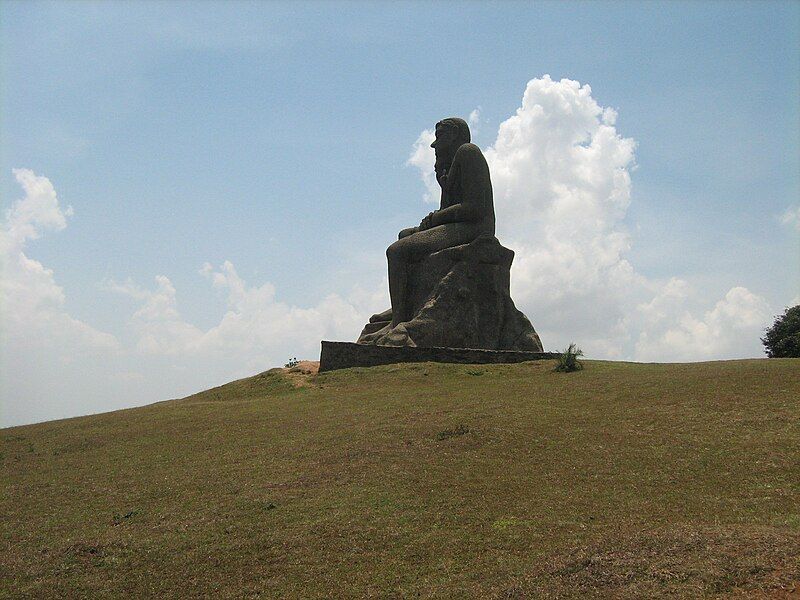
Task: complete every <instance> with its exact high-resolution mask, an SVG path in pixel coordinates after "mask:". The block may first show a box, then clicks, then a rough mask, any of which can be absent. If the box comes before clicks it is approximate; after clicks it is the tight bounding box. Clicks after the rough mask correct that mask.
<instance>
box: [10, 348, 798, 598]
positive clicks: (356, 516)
mask: <svg viewBox="0 0 800 600" xmlns="http://www.w3.org/2000/svg"><path fill="white" fill-rule="evenodd" d="M585 365H586V368H585V370H583V371H581V372H578V373H570V374H561V373H553V372H551V369H552V366H553V363H552V362H550V361H549V362H546V363H545V362H540V363H527V364H518V365H497V366H474V365H473V366H467V365H442V364H422V365H402V366H386V367H376V368H372V369H350V370H346V371H337V372H331V373H325V374H322V375H308V376H298V375H296V374H294V375H287V374H286V373H285V372H282V371H281V370H273V371H269V372H267V373H262V374H260V375H257V376H255V377H252V378H249V379H243V380H240V381H236V382H233V383H230V384H228V385H225V386H222V387H219V388H215V389H212V390H209V391H206V392H203V393H200V394H196V395H194V396H190V397H188V398H185V399H183V400H175V401H169V402H164V403H160V404H155V405H151V406H146V407H143V408H137V409H133V410H124V411H118V412H114V413H107V414H101V415H95V416H89V417H82V418H77V419H69V420H64V421H54V422H49V423H43V424H38V425H30V426H25V427H15V428H11V429H5V430H2V431H0V436H2V478H3V482H4V483H3V496H2V504H0V510H2V526H1V527H2V529H1V531H2V546H0V568H2V572H1V573H0V581H2V583H1V584H0V585H2V592H0V596H3V597H32V598H44V597H90V598H104V597H119V596H122V595H127V596H129V597H155V596H157V597H173V598H190V597H198V596H204V597H219V598H226V597H236V598H239V597H242V598H249V597H267V598H278V597H280V598H313V597H323V596H327V597H370V596H371V597H423V598H427V597H442V598H452V597H476V598H483V597H503V598H526V597H533V598H540V597H541V598H547V597H576V598H578V597H580V598H586V597H598V598H609V597H631V598H649V597H661V596H670V597H698V596H712V597H713V596H724V597H730V596H733V597H737V596H755V597H767V596H769V597H782V594H786V595H787V597H788V595H792V597H796V596H795V595H794V594H797V593H800V592H798V589H799V588H798V582H800V472H799V471H800V467H799V466H798V458H799V457H800V427H798V425H799V424H800V360H796V359H784V360H778V359H773V360H746V361H730V362H714V363H702V364H685V365H684V364H671V365H666V364H630V363H616V362H614V363H612V362H598V361H586V362H585ZM791 590H794V594H793V593H792V592H791Z"/></svg>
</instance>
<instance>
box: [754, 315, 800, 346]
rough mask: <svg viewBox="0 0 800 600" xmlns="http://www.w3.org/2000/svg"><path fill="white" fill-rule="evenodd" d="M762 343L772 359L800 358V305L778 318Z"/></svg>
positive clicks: (762, 339)
mask: <svg viewBox="0 0 800 600" xmlns="http://www.w3.org/2000/svg"><path fill="white" fill-rule="evenodd" d="M761 343H762V344H764V348H766V352H767V356H769V357H770V358H800V304H798V305H797V306H793V307H792V308H787V309H786V310H785V311H784V313H783V314H782V315H780V316H778V317H777V318H776V319H775V323H773V324H772V327H770V328H769V329H767V332H766V335H765V336H764V337H763V338H761Z"/></svg>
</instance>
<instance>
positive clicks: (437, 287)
mask: <svg viewBox="0 0 800 600" xmlns="http://www.w3.org/2000/svg"><path fill="white" fill-rule="evenodd" d="M431 147H432V148H433V149H434V151H435V154H436V163H435V165H434V170H435V172H436V180H437V181H438V182H439V185H440V186H441V188H442V192H441V204H440V207H439V210H436V211H434V212H432V213H430V214H429V215H428V216H427V217H425V218H424V219H422V222H421V223H420V224H419V226H417V227H410V228H408V229H404V230H402V231H401V232H400V234H399V235H398V240H397V241H396V242H394V243H393V244H392V245H391V246H389V248H388V249H387V250H386V257H387V259H388V263H389V296H390V298H391V302H392V307H391V309H389V310H387V311H384V312H382V313H378V314H376V315H373V316H372V318H371V319H370V322H369V323H368V324H367V325H366V326H365V327H364V330H363V331H362V333H361V336H360V337H359V339H358V342H359V343H361V344H377V345H388V346H426V347H454V348H484V349H491V350H530V351H538V352H541V350H542V344H541V341H540V340H539V336H538V335H537V334H536V332H535V331H534V329H533V327H532V326H531V324H530V321H528V319H527V318H526V317H525V315H523V314H522V313H521V312H520V311H518V310H517V309H516V308H515V307H514V303H513V301H512V300H511V296H510V293H509V277H510V270H511V261H512V260H513V257H514V253H513V252H512V251H511V250H509V249H507V248H504V247H503V246H501V245H500V242H498V241H497V238H495V236H494V234H495V215H494V203H493V201H492V182H491V179H490V177H489V166H488V164H487V163H486V159H485V158H484V156H483V153H482V152H481V150H480V148H478V147H477V146H476V145H475V144H472V143H470V131H469V126H468V125H467V123H466V122H465V121H464V120H463V119H459V118H455V117H453V118H449V119H444V120H442V121H439V122H438V123H437V124H436V139H435V140H434V141H433V143H432V144H431Z"/></svg>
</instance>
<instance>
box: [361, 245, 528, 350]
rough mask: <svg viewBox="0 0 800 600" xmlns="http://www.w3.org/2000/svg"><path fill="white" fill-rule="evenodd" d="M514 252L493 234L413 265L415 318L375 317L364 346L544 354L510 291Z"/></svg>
mask: <svg viewBox="0 0 800 600" xmlns="http://www.w3.org/2000/svg"><path fill="white" fill-rule="evenodd" d="M513 259H514V252H512V251H511V250H509V249H508V248H504V247H503V246H501V245H500V242H499V241H497V238H496V237H494V236H491V235H482V236H480V237H478V238H477V239H475V240H474V241H473V242H470V243H469V244H464V245H462V246H454V247H453V248H447V249H445V250H440V251H439V252H434V253H433V254H430V255H428V256H426V257H425V258H423V259H422V260H421V261H419V262H414V263H410V264H409V271H408V290H407V293H408V304H409V307H410V314H411V315H413V316H412V317H411V318H410V320H408V321H405V322H402V323H399V324H398V325H397V326H396V327H392V325H391V321H392V311H391V309H389V310H387V311H384V312H382V313H379V314H377V315H373V316H372V318H371V319H370V321H369V323H367V325H366V326H365V327H364V330H363V331H362V332H361V335H360V336H359V338H358V343H359V344H374V345H377V346H419V347H424V348H484V349H486V350H518V351H524V352H541V351H542V350H543V348H542V342H541V340H540V339H539V336H538V335H537V333H536V331H535V330H534V329H533V326H532V325H531V323H530V321H528V319H527V318H526V317H525V315H524V314H522V313H521V312H520V311H519V310H517V308H516V307H515V306H514V301H513V300H512V299H511V295H510V293H509V281H510V273H511V262H512V260H513Z"/></svg>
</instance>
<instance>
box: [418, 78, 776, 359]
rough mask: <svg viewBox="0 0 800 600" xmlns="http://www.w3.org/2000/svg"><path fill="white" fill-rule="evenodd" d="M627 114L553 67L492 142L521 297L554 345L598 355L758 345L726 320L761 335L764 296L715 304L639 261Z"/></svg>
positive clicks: (501, 227) (711, 352)
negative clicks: (641, 267)
mask: <svg viewBox="0 0 800 600" xmlns="http://www.w3.org/2000/svg"><path fill="white" fill-rule="evenodd" d="M616 119H617V113H616V111H615V110H614V109H612V108H609V107H602V106H600V105H599V104H598V103H597V101H596V100H595V99H594V98H593V97H592V90H591V87H590V86H589V85H581V84H580V83H579V82H577V81H572V80H569V79H562V80H561V81H554V80H552V79H551V78H550V77H549V76H548V75H545V76H544V77H542V78H539V79H533V80H531V81H529V82H528V84H527V86H526V88H525V92H524V94H523V97H522V102H521V105H520V106H519V108H517V110H516V112H515V114H513V115H512V116H510V117H509V118H508V119H506V120H505V121H503V122H502V123H501V124H500V126H499V129H498V132H497V137H496V139H495V141H494V142H493V143H492V144H491V145H490V146H489V147H488V148H486V149H485V155H486V160H487V161H488V163H489V167H490V169H491V173H492V183H493V187H494V199H495V210H496V213H497V224H498V231H497V235H498V237H499V238H500V240H501V242H503V243H505V244H507V245H508V246H510V247H511V248H513V249H514V250H515V251H516V257H515V260H514V266H513V269H512V279H511V281H512V294H513V296H514V298H515V300H516V302H517V304H518V305H519V306H520V308H521V309H523V310H524V311H525V312H526V314H528V316H529V317H530V318H531V320H532V321H533V323H534V325H535V326H536V327H537V329H538V330H539V332H540V334H541V336H542V339H543V341H544V343H545V345H546V346H547V347H548V348H551V349H552V348H555V347H558V346H562V345H566V344H567V343H569V342H570V341H577V342H578V343H579V345H581V346H582V347H583V349H584V350H585V351H586V352H587V353H588V354H589V355H590V356H594V357H606V358H637V359H648V360H649V359H653V360H694V359H697V358H708V357H722V356H747V355H753V354H754V353H756V354H757V353H758V352H757V350H754V349H753V346H752V344H750V343H745V341H744V339H745V336H744V335H742V336H738V335H728V334H725V333H724V331H723V330H724V329H725V327H726V326H728V325H731V326H735V327H734V329H735V330H736V331H737V332H740V333H742V328H743V327H744V328H748V327H749V328H750V329H749V330H748V332H749V334H750V335H751V336H753V335H754V336H755V337H754V338H753V339H755V340H756V344H757V343H758V342H757V340H758V336H757V333H758V330H759V327H760V325H761V322H759V323H758V324H753V321H754V320H759V319H760V320H761V321H765V319H766V318H767V317H766V315H765V310H766V309H765V306H766V304H765V301H764V300H763V299H761V298H760V297H758V296H756V295H755V294H752V293H751V292H749V291H748V290H746V289H745V288H741V287H736V288H733V289H732V290H730V292H728V294H727V295H726V296H725V298H724V299H722V300H720V302H719V303H717V304H716V305H715V306H714V307H713V308H708V307H704V306H703V301H702V299H700V300H698V299H696V298H695V296H696V295H694V294H691V293H690V292H689V290H688V289H687V288H688V284H687V283H686V282H681V281H679V280H673V281H671V282H668V283H666V284H663V283H660V282H658V281H650V280H648V279H647V278H646V277H644V276H643V275H642V274H640V273H637V272H636V270H635V269H634V267H633V265H632V264H631V263H630V261H629V259H628V256H629V255H630V253H631V250H632V248H631V238H630V236H629V234H628V231H627V229H626V226H625V222H624V219H625V216H626V214H627V211H628V208H629V206H630V203H631V172H632V171H633V170H634V169H635V166H636V161H635V150H636V143H635V141H634V140H633V139H631V138H628V137H624V136H622V135H620V133H619V132H618V131H617V129H616ZM426 134H429V132H427V131H426V132H423V134H422V135H421V136H420V140H421V139H422V138H423V136H424V135H426ZM419 143H420V142H419V141H418V144H417V145H415V147H414V150H413V153H412V159H411V160H409V163H410V164H412V165H414V166H417V167H419V169H420V172H421V174H422V176H423V181H424V182H425V185H426V188H427V190H428V192H427V196H430V195H431V192H430V189H431V185H430V178H431V177H432V176H431V175H430V171H431V167H430V165H431V164H432V161H431V159H430V157H425V159H424V160H422V157H421V155H422V154H423V153H422V150H421V148H420V147H419ZM434 183H435V181H434ZM658 314H663V316H662V317H661V318H659V319H656V318H655V317H656V315H658ZM692 314H695V315H697V314H701V315H703V316H701V317H692ZM739 317H741V318H739ZM670 319H679V323H680V324H679V325H676V322H675V321H671V320H670ZM692 344H698V345H702V346H703V347H704V348H705V349H708V352H706V351H705V350H703V351H700V350H695V349H692V347H691V345H692Z"/></svg>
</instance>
